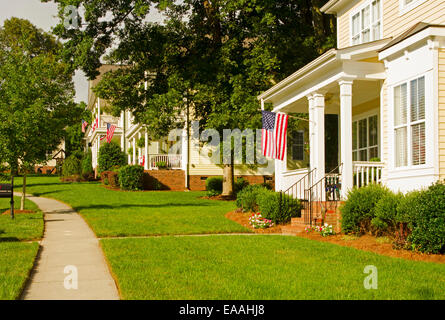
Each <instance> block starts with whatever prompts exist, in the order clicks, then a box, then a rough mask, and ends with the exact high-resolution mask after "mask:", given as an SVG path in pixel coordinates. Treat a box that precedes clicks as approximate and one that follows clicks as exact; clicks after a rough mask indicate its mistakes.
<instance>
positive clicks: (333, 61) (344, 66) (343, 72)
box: [258, 38, 392, 111]
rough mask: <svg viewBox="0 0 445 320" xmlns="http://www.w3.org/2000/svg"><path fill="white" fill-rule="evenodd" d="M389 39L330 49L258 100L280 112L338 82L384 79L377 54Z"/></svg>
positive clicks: (382, 68)
mask: <svg viewBox="0 0 445 320" xmlns="http://www.w3.org/2000/svg"><path fill="white" fill-rule="evenodd" d="M391 40H392V39H391V38H387V39H382V40H377V41H373V42H368V43H364V44H360V45H355V46H351V47H347V48H343V49H331V50H329V51H327V52H326V53H324V54H323V55H321V56H320V57H318V58H317V59H315V60H313V61H312V62H310V63H309V64H307V65H306V66H304V67H303V68H301V69H300V70H298V71H297V72H295V73H294V74H292V75H290V76H289V77H287V78H286V79H284V80H283V81H281V82H279V83H278V84H276V85H275V86H273V87H272V88H270V89H269V90H267V91H265V92H264V93H262V94H261V95H259V96H258V99H259V100H261V101H264V102H265V103H272V104H273V105H274V107H275V110H276V111H277V110H280V109H282V108H284V107H286V106H288V105H290V104H292V103H294V102H296V101H298V100H300V99H303V98H305V97H306V96H307V95H309V94H311V93H314V92H317V91H323V90H325V89H326V87H327V86H329V85H331V84H332V83H336V82H337V81H339V80H341V79H350V80H368V81H372V80H374V81H375V80H380V79H385V77H386V75H385V68H384V65H383V63H382V62H380V61H379V60H378V50H380V49H381V48H382V47H384V46H385V45H387V44H388V43H389V42H390V41H391Z"/></svg>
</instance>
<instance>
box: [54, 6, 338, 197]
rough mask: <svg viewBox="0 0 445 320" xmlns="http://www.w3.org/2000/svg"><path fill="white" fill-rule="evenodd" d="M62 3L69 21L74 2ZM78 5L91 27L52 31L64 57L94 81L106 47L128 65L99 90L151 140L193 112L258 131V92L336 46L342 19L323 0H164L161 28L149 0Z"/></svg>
mask: <svg viewBox="0 0 445 320" xmlns="http://www.w3.org/2000/svg"><path fill="white" fill-rule="evenodd" d="M55 2H56V3H58V4H59V10H60V11H59V12H60V16H62V15H63V12H64V9H65V7H66V5H67V4H68V2H67V1H65V0H56V1H55ZM76 4H77V5H79V6H81V7H83V8H85V21H82V22H83V23H84V25H85V28H82V29H81V30H80V29H79V30H75V31H73V30H67V29H66V28H65V27H64V25H63V21H60V23H59V25H58V26H57V27H56V28H55V30H54V32H55V33H56V34H57V35H58V36H60V37H61V38H62V39H65V40H66V41H65V42H64V44H65V45H64V56H65V57H66V59H67V60H69V61H72V62H73V64H74V67H76V68H81V69H82V70H83V71H84V72H85V73H86V74H87V76H88V77H89V78H90V79H94V78H95V77H96V76H97V74H98V71H97V69H98V67H99V66H100V65H101V59H102V57H103V56H104V55H105V54H106V53H107V51H109V52H110V54H109V55H108V56H107V57H106V58H107V60H108V61H109V62H110V63H125V65H126V68H121V69H118V70H115V71H112V72H108V73H107V74H105V75H104V76H103V77H102V80H101V81H100V82H99V84H98V85H97V86H96V87H95V89H94V90H95V93H96V95H97V96H99V97H100V98H103V99H106V100H108V101H109V102H110V106H111V109H112V112H113V113H114V114H119V113H120V112H121V111H123V110H130V111H132V112H133V114H134V116H135V121H136V122H138V123H142V124H143V125H144V127H145V128H146V129H147V132H148V133H149V135H150V137H152V138H160V137H162V136H166V135H167V134H168V132H169V131H170V130H171V129H175V128H178V127H184V117H183V115H184V114H185V113H186V111H188V110H189V107H190V106H193V109H194V110H193V115H194V117H196V118H197V119H201V125H202V126H203V127H206V128H214V129H216V130H219V131H222V129H235V128H239V129H241V130H244V129H247V128H250V129H256V128H258V127H259V126H260V122H261V114H260V113H259V112H258V101H257V99H256V97H257V95H258V93H259V92H261V91H264V90H266V89H268V88H269V87H270V86H272V85H273V84H275V83H277V82H278V81H280V80H282V79H283V78H285V77H286V76H288V75H290V74H291V73H293V72H295V70H297V69H299V68H300V67H302V66H303V65H305V64H306V63H308V62H309V61H311V60H313V59H314V58H316V57H317V56H319V55H320V54H322V53H323V52H325V51H326V50H327V49H329V48H331V47H334V46H335V17H333V16H332V15H324V14H322V13H321V12H320V7H321V6H322V5H323V3H322V2H319V1H293V0H285V1H270V0H259V1H240V0H222V1H195V0H184V1H181V2H179V1H161V2H160V4H159V6H158V8H161V9H162V10H165V11H163V14H164V15H165V21H164V22H165V23H163V24H162V25H160V24H155V23H151V22H147V19H145V18H146V17H145V16H144V15H145V14H146V13H147V11H146V8H147V7H149V4H150V1H123V2H121V1H102V2H97V1H93V2H91V1H87V0H80V1H77V2H76ZM235 12H236V14H234V13H235ZM110 16H111V17H112V18H108V17H110ZM295 17H300V18H295ZM110 25H111V26H113V27H112V28H110ZM105 30H106V31H105ZM113 43H118V45H117V46H113ZM184 48H187V50H184ZM147 57H150V58H149V59H147ZM147 71H150V72H147ZM143 83H147V86H148V87H147V88H145V86H144V85H141V84H143ZM225 174H233V171H232V172H231V173H230V171H229V170H228V171H226V172H225ZM227 180H228V179H227ZM230 191H233V190H230Z"/></svg>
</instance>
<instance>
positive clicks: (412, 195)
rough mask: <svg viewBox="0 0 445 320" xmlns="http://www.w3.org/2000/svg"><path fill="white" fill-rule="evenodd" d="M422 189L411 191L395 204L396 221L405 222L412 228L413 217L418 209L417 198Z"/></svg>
mask: <svg viewBox="0 0 445 320" xmlns="http://www.w3.org/2000/svg"><path fill="white" fill-rule="evenodd" d="M421 193H422V191H412V192H409V193H407V194H406V195H404V196H403V197H402V198H401V199H400V202H399V204H398V206H397V215H396V222H397V223H405V224H407V225H408V226H409V228H410V229H412V227H413V225H412V222H413V219H414V217H415V216H416V214H417V212H418V211H419V208H418V205H419V198H420V196H421Z"/></svg>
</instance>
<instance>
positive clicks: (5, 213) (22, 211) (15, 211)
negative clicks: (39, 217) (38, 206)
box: [2, 210, 36, 216]
mask: <svg viewBox="0 0 445 320" xmlns="http://www.w3.org/2000/svg"><path fill="white" fill-rule="evenodd" d="M31 213H36V212H35V211H34V210H14V215H16V214H31ZM2 215H3V216H6V215H8V216H9V215H11V210H6V211H5V212H3V213H2Z"/></svg>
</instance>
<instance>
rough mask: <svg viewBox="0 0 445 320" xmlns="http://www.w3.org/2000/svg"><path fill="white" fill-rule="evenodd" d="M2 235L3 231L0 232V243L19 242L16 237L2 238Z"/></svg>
mask: <svg viewBox="0 0 445 320" xmlns="http://www.w3.org/2000/svg"><path fill="white" fill-rule="evenodd" d="M2 234H5V231H3V230H0V243H2V242H19V241H20V240H19V239H18V238H16V237H3V236H2Z"/></svg>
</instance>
